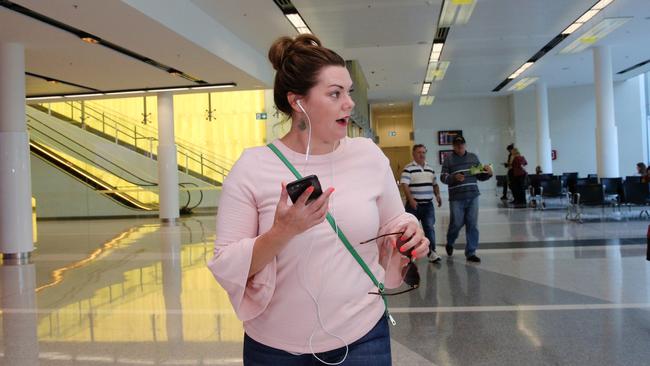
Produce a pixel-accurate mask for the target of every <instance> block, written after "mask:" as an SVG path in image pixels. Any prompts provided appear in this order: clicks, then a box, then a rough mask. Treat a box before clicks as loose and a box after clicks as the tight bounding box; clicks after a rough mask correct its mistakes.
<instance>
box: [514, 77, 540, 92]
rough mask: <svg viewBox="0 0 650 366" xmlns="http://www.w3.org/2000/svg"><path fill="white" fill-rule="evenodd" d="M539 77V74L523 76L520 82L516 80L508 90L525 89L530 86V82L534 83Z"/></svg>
mask: <svg viewBox="0 0 650 366" xmlns="http://www.w3.org/2000/svg"><path fill="white" fill-rule="evenodd" d="M537 79H539V78H538V77H537V76H534V77H528V78H523V79H521V80H519V81H518V82H516V83H515V85H513V86H511V87H510V88H508V90H510V91H513V90H517V91H518V90H524V89H526V87H528V85H530V84H532V83H534V82H535V81H537Z"/></svg>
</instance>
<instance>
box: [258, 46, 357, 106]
mask: <svg viewBox="0 0 650 366" xmlns="http://www.w3.org/2000/svg"><path fill="white" fill-rule="evenodd" d="M269 60H270V61H271V64H272V65H273V68H274V69H275V70H276V74H275V81H274V84H273V100H274V101H275V106H276V107H277V108H278V110H280V111H281V112H283V113H284V114H286V115H288V116H291V111H292V109H291V105H289V101H288V99H287V93H289V92H292V93H294V94H298V95H307V93H308V92H309V89H311V88H312V87H313V86H314V85H316V82H317V78H318V73H319V72H320V70H321V69H322V68H323V67H325V66H343V67H345V60H343V58H342V57H341V56H339V55H338V54H337V53H336V52H334V51H332V50H330V49H328V48H325V47H323V46H322V45H321V42H320V40H319V39H318V37H316V36H314V35H313V34H301V35H299V36H297V37H296V38H295V39H292V38H291V37H281V38H278V39H277V40H276V41H275V42H273V44H272V45H271V48H270V49H269Z"/></svg>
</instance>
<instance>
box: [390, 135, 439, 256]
mask: <svg viewBox="0 0 650 366" xmlns="http://www.w3.org/2000/svg"><path fill="white" fill-rule="evenodd" d="M412 154H413V161H412V162H410V163H409V164H407V165H406V166H405V167H404V170H403V171H402V175H401V177H400V184H401V186H402V191H403V192H404V195H405V196H406V204H405V209H406V212H408V213H410V214H413V215H414V216H415V217H417V218H418V220H420V222H421V223H422V230H424V235H426V237H427V239H429V254H428V255H427V256H428V257H429V262H431V263H436V262H439V261H440V256H439V255H438V253H437V252H436V229H435V224H436V211H435V206H434V204H433V200H434V198H435V200H436V203H437V204H438V207H440V206H442V199H441V198H440V187H438V180H437V179H436V173H435V171H434V170H433V168H432V167H431V166H429V164H427V161H426V157H427V148H426V147H425V146H424V145H422V144H418V145H415V146H413V150H412Z"/></svg>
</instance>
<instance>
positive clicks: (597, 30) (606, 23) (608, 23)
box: [560, 17, 631, 54]
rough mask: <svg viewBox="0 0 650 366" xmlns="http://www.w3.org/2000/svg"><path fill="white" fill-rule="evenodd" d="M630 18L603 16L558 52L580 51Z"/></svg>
mask: <svg viewBox="0 0 650 366" xmlns="http://www.w3.org/2000/svg"><path fill="white" fill-rule="evenodd" d="M630 19H631V17H625V18H605V19H603V20H602V21H601V22H600V23H598V24H596V25H595V26H594V27H593V28H591V29H589V30H588V31H586V32H585V33H584V34H582V35H581V36H580V37H578V38H577V39H575V40H574V41H573V42H571V43H569V44H568V45H567V46H566V47H564V48H563V49H562V50H561V51H560V53H561V54H568V53H577V52H581V51H583V50H585V49H587V48H588V47H589V46H592V45H593V44H595V43H596V42H598V41H599V40H601V39H603V38H605V37H606V36H607V35H608V34H609V33H611V32H613V31H614V30H615V29H617V28H619V27H620V26H622V25H623V24H625V23H626V22H627V21H629V20H630Z"/></svg>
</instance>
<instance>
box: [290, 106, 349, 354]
mask: <svg viewBox="0 0 650 366" xmlns="http://www.w3.org/2000/svg"><path fill="white" fill-rule="evenodd" d="M297 104H298V107H300V110H302V112H303V113H304V114H305V117H307V126H308V128H309V132H308V137H307V151H306V154H305V164H304V166H303V176H304V175H305V173H306V168H307V165H308V164H309V153H310V150H311V119H310V118H309V114H307V111H305V109H304V108H303V107H302V105H301V104H300V101H298V103H297ZM335 149H336V144H334V146H333V147H332V153H334V150H335ZM331 159H332V158H330V167H331V173H332V186H334V161H333V160H331ZM331 208H332V212H334V197H333V196H332V206H331ZM335 238H338V227H337V228H336V237H335ZM336 240H337V241H338V239H336ZM313 244H314V241H313V238H312V240H311V241H310V245H309V252H308V253H307V258H306V261H305V262H304V263H306V264H309V260H310V259H311V252H312V249H313V247H314V246H313ZM331 262H333V261H332V260H329V261H328V268H329V264H330V263H331ZM328 272H329V270H327V271H324V272H322V273H325V274H327V273H328ZM322 273H321V277H320V286H319V292H318V296H314V294H313V293H312V292H311V290H310V289H309V286H307V281H306V280H305V270H304V267H303V270H302V276H301V277H302V281H303V286H304V287H305V290H306V291H307V293H308V294H309V297H310V298H311V300H312V301H313V302H314V304H315V305H316V317H317V318H318V323H317V324H315V325H314V329H313V330H312V332H311V335H310V336H309V350H310V351H311V354H312V356H314V358H316V359H317V360H318V361H320V362H322V363H323V364H326V365H330V366H336V365H340V364H342V363H343V362H345V360H346V359H347V357H348V350H349V347H348V344H347V342H345V340H344V339H343V338H342V337H340V336H338V335H336V334H334V333H331V332H330V331H328V330H327V328H325V324H324V323H323V318H322V316H321V313H320V304H319V303H318V300H319V299H320V294H321V291H322V290H323V276H322ZM319 325H320V328H321V329H322V330H323V331H324V332H325V333H326V334H328V335H330V336H332V337H334V338H336V339H338V340H340V341H341V342H342V343H343V344H344V345H345V355H343V358H342V359H341V360H340V361H338V362H327V361H324V360H322V359H321V358H320V357H318V356H317V355H316V352H314V348H313V346H312V341H313V338H314V334H316V330H317V329H318V326H319ZM293 354H294V355H297V354H296V353H293Z"/></svg>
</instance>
